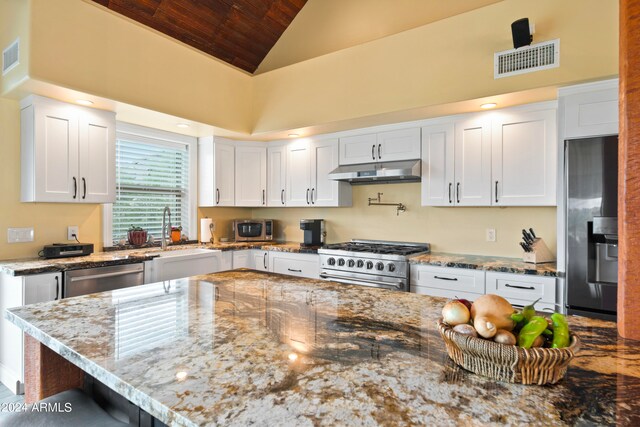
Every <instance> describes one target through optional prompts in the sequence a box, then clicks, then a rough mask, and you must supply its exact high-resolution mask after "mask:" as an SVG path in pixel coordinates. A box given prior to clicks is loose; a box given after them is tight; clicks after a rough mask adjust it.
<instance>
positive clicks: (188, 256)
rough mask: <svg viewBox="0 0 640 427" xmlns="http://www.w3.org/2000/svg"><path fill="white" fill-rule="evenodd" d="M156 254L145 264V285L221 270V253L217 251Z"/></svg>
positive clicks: (185, 250) (197, 249)
mask: <svg viewBox="0 0 640 427" xmlns="http://www.w3.org/2000/svg"><path fill="white" fill-rule="evenodd" d="M156 254H157V255H158V256H157V257H156V258H154V259H153V260H151V261H147V262H146V263H145V282H146V283H154V282H160V281H164V280H173V279H179V278H182V277H189V276H197V275H200V274H209V273H215V272H217V271H220V270H221V269H222V267H221V265H222V252H221V251H219V250H211V249H203V248H194V249H184V250H174V251H162V252H157V253H156Z"/></svg>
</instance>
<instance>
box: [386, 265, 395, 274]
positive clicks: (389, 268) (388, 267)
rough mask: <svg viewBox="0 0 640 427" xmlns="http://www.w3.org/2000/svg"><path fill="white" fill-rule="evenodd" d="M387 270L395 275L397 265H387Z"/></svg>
mask: <svg viewBox="0 0 640 427" xmlns="http://www.w3.org/2000/svg"><path fill="white" fill-rule="evenodd" d="M387 269H388V270H389V272H391V273H393V272H394V271H396V265H395V264H394V263H392V262H390V263H389V265H387Z"/></svg>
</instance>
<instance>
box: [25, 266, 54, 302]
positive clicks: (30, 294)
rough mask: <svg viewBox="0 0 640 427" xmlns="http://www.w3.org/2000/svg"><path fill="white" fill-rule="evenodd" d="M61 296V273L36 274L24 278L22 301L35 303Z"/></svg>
mask: <svg viewBox="0 0 640 427" xmlns="http://www.w3.org/2000/svg"><path fill="white" fill-rule="evenodd" d="M61 297H62V274H61V273H51V274H37V275H34V276H25V278H24V303H25V305H26V304H35V303H38V302H47V301H54V300H57V299H60V298H61Z"/></svg>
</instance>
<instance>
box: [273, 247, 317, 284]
mask: <svg viewBox="0 0 640 427" xmlns="http://www.w3.org/2000/svg"><path fill="white" fill-rule="evenodd" d="M269 265H270V268H269V271H271V272H272V273H279V274H287V275H290V276H298V277H308V278H310V279H319V278H320V259H319V257H318V255H315V254H295V253H293V254H292V253H286V252H277V251H274V252H271V254H270V256H269Z"/></svg>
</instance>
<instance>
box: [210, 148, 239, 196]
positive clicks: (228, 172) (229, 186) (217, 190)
mask: <svg viewBox="0 0 640 427" xmlns="http://www.w3.org/2000/svg"><path fill="white" fill-rule="evenodd" d="M213 145H214V147H213V150H214V159H215V161H214V171H213V173H214V181H213V182H214V194H213V196H214V203H215V204H214V206H234V203H235V147H234V146H233V145H230V144H221V143H219V142H215V143H214V144H213Z"/></svg>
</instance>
